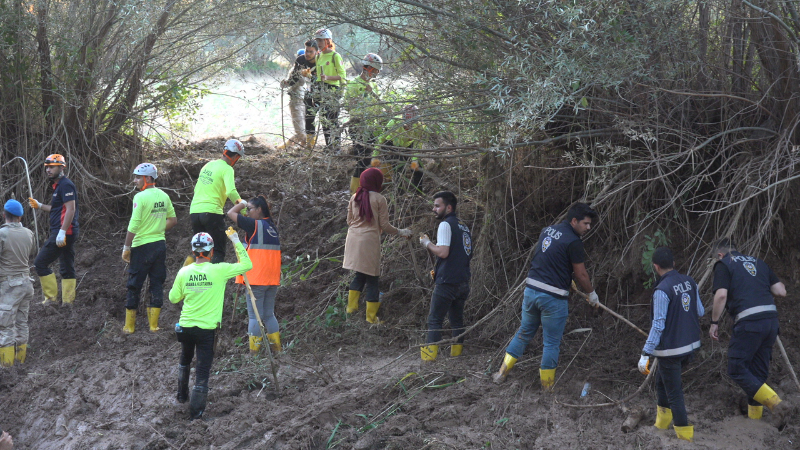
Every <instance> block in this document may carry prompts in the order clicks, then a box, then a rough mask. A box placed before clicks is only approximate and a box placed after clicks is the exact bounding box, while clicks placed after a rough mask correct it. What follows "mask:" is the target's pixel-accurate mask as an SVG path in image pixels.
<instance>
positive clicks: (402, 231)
mask: <svg viewBox="0 0 800 450" xmlns="http://www.w3.org/2000/svg"><path fill="white" fill-rule="evenodd" d="M397 235H398V236H401V237H404V238H410V237H411V230H409V229H408V228H402V229H400V230H397Z"/></svg>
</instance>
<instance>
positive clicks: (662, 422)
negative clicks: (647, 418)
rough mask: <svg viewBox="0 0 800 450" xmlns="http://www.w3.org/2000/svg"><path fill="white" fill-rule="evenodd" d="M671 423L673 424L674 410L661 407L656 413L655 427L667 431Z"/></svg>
mask: <svg viewBox="0 0 800 450" xmlns="http://www.w3.org/2000/svg"><path fill="white" fill-rule="evenodd" d="M670 423H672V410H671V409H669V408H665V407H663V406H659V407H658V410H657V411H656V423H654V424H653V426H654V427H656V428H658V429H659V430H666V429H667V428H669V424H670Z"/></svg>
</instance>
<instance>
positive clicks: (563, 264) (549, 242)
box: [492, 203, 600, 390]
mask: <svg viewBox="0 0 800 450" xmlns="http://www.w3.org/2000/svg"><path fill="white" fill-rule="evenodd" d="M595 221H597V213H596V212H594V210H592V208H591V207H590V206H589V205H587V204H585V203H575V204H574V205H572V207H571V208H570V209H569V211H568V212H567V219H566V220H565V221H563V222H561V223H559V224H556V225H552V226H549V227H546V228H545V229H544V230H542V233H541V234H540V235H539V241H538V242H537V243H536V253H534V255H533V259H532V260H531V268H530V270H529V271H528V279H527V280H525V284H526V287H525V297H524V299H523V301H522V323H521V324H520V327H519V330H517V334H516V335H515V336H514V339H512V340H511V343H510V344H509V345H508V347H507V348H506V356H505V359H504V360H503V365H502V366H500V370H499V371H498V372H497V373H496V374H494V376H493V377H492V378H493V380H494V382H495V383H502V382H503V381H505V379H506V376H507V375H508V372H509V371H510V370H511V368H512V367H514V364H515V363H516V362H517V359H519V357H520V356H522V353H523V352H524V351H525V348H526V347H527V346H528V343H529V342H530V341H531V339H533V336H534V335H535V334H536V331H537V330H538V329H539V325H541V326H542V341H543V343H544V352H543V353H542V363H541V366H540V368H539V377H540V379H541V381H542V388H543V389H545V390H549V389H551V388H552V387H553V384H554V383H555V376H556V366H558V354H559V347H560V345H561V336H562V335H563V334H564V326H565V325H566V324H567V314H568V312H569V311H568V308H567V299H568V297H569V288H570V286H571V285H572V275H573V273H574V274H575V278H576V279H577V282H578V284H579V285H580V287H581V288H582V289H584V290H585V291H586V292H590V294H589V297H588V299H587V300H588V301H589V303H591V304H592V305H597V304H598V303H600V300H599V299H598V297H597V293H596V292H595V291H594V288H593V287H592V283H591V281H589V274H588V273H587V272H586V266H585V265H584V260H585V254H584V250H583V241H582V240H581V237H582V236H583V235H585V234H586V233H588V232H589V229H591V227H592V224H593V222H595ZM595 307H596V306H595Z"/></svg>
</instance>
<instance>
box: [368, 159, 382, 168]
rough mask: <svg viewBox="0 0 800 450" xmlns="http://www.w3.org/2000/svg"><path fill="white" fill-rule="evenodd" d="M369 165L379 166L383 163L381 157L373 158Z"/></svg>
mask: <svg viewBox="0 0 800 450" xmlns="http://www.w3.org/2000/svg"><path fill="white" fill-rule="evenodd" d="M369 165H370V166H372V167H378V166H380V165H381V160H380V158H372V161H370V162H369Z"/></svg>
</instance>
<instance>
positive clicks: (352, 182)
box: [350, 177, 361, 195]
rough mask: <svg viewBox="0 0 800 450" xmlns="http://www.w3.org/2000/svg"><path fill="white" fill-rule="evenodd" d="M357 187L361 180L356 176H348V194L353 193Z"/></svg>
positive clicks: (359, 185)
mask: <svg viewBox="0 0 800 450" xmlns="http://www.w3.org/2000/svg"><path fill="white" fill-rule="evenodd" d="M359 187H361V180H360V179H359V178H358V177H350V195H353V194H355V193H356V191H357V190H358V188H359Z"/></svg>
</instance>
